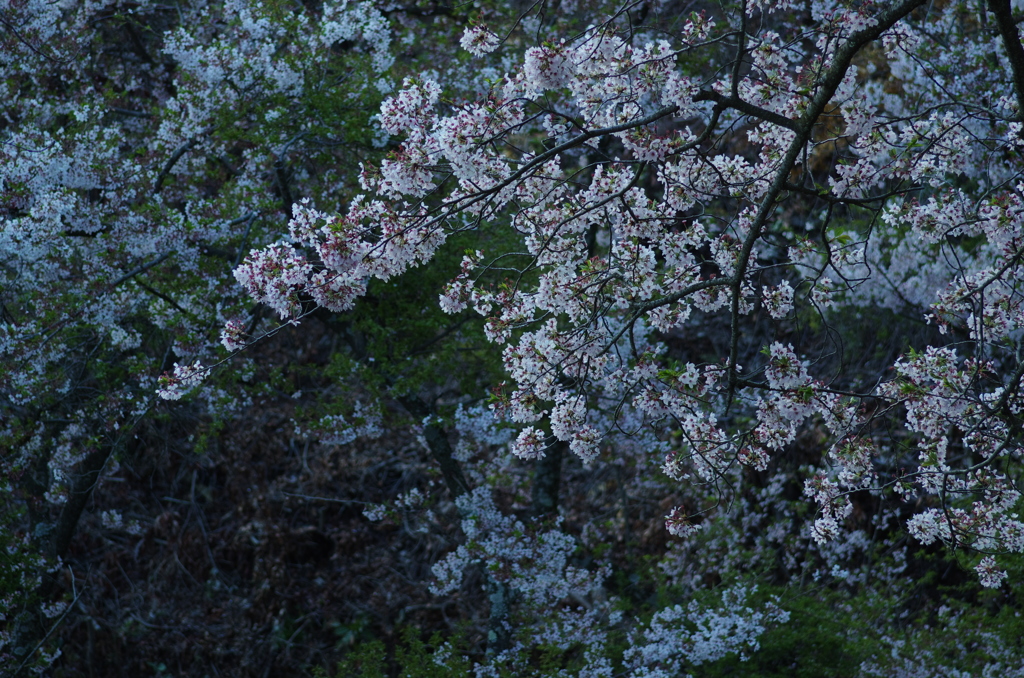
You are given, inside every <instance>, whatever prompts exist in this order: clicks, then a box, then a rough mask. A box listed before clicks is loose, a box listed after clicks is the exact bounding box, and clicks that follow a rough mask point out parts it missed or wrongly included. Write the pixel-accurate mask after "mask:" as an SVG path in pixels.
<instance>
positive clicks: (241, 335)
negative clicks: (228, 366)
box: [220, 320, 247, 352]
mask: <svg viewBox="0 0 1024 678" xmlns="http://www.w3.org/2000/svg"><path fill="white" fill-rule="evenodd" d="M220 343H221V345H222V346H224V348H226V349H227V350H228V351H231V352H234V351H239V350H241V349H243V348H245V345H246V343H247V342H246V339H245V325H244V324H243V323H242V321H241V320H229V321H228V322H227V323H225V324H224V327H223V328H221V331H220Z"/></svg>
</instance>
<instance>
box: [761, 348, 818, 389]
mask: <svg viewBox="0 0 1024 678" xmlns="http://www.w3.org/2000/svg"><path fill="white" fill-rule="evenodd" d="M768 353H769V361H768V365H767V366H766V367H765V370H764V374H765V377H766V378H767V379H768V385H769V386H771V388H773V389H781V390H790V389H795V388H799V387H801V386H806V385H807V384H808V383H809V382H810V377H809V376H808V374H807V366H806V363H804V362H803V361H801V360H800V359H799V358H797V357H796V354H795V353H793V345H792V344H790V345H788V346H784V345H782V344H781V343H779V342H775V343H773V344H772V345H771V346H770V347H769V349H768Z"/></svg>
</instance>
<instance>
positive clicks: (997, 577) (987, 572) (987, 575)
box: [974, 556, 1009, 589]
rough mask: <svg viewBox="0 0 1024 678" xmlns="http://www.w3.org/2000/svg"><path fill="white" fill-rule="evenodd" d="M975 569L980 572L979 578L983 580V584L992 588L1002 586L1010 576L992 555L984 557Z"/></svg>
mask: <svg viewBox="0 0 1024 678" xmlns="http://www.w3.org/2000/svg"><path fill="white" fill-rule="evenodd" d="M974 569H975V571H976V572H977V573H978V580H979V581H980V582H981V585H982V586H985V587H987V588H990V589H997V588H999V587H1000V586H1002V585H1003V582H1004V581H1006V578H1007V577H1008V576H1009V575H1007V573H1006V570H1000V569H998V567H997V566H996V559H995V558H993V557H992V556H985V557H984V558H982V559H981V561H980V562H979V563H978V564H977V565H976V566H975V568H974Z"/></svg>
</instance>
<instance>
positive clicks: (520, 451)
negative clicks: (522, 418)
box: [511, 426, 547, 460]
mask: <svg viewBox="0 0 1024 678" xmlns="http://www.w3.org/2000/svg"><path fill="white" fill-rule="evenodd" d="M545 439H546V436H545V434H544V431H542V430H540V429H538V428H536V427H534V426H527V427H526V428H524V429H523V430H522V431H521V432H520V433H519V436H518V437H517V438H516V439H515V440H514V441H513V442H512V447H511V450H512V454H514V455H516V456H517V457H519V458H520V459H526V460H530V459H541V458H542V457H544V455H545V454H546V451H547V443H546V442H545Z"/></svg>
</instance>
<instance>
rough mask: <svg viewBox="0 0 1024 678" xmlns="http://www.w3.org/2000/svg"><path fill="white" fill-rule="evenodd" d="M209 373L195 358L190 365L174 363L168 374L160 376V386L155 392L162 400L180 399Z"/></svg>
mask: <svg viewBox="0 0 1024 678" xmlns="http://www.w3.org/2000/svg"><path fill="white" fill-rule="evenodd" d="M208 373H209V369H208V368H206V367H203V366H202V365H201V364H200V363H199V361H198V360H197V361H196V362H194V363H193V364H191V365H179V364H178V363H174V369H173V370H171V373H170V374H164V375H162V376H161V377H160V388H159V389H157V392H156V394H157V395H158V396H159V397H161V398H163V399H164V400H180V399H181V397H182V396H184V395H185V394H186V393H188V392H189V391H190V390H191V389H192V388H194V387H195V386H198V385H199V384H201V383H202V381H203V379H205V378H206V375H207V374H208Z"/></svg>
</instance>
